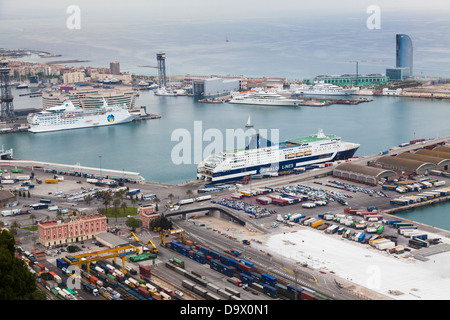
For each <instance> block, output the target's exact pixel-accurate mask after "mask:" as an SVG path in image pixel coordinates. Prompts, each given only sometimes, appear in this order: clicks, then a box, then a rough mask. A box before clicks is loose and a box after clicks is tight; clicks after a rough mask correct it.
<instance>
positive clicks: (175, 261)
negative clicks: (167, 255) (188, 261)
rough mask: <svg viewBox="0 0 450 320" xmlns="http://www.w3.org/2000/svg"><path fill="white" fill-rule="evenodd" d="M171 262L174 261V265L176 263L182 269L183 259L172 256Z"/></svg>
mask: <svg viewBox="0 0 450 320" xmlns="http://www.w3.org/2000/svg"><path fill="white" fill-rule="evenodd" d="M173 263H174V264H175V265H177V266H178V267H180V268H183V269H184V261H183V260H181V259H178V258H177V257H174V258H173Z"/></svg>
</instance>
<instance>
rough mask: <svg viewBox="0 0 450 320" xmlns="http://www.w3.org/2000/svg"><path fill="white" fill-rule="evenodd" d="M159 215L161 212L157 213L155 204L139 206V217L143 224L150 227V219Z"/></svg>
mask: <svg viewBox="0 0 450 320" xmlns="http://www.w3.org/2000/svg"><path fill="white" fill-rule="evenodd" d="M157 217H159V213H155V207H154V206H153V205H148V206H142V207H139V219H141V222H142V226H143V227H144V228H147V229H150V221H152V220H153V219H155V218H157Z"/></svg>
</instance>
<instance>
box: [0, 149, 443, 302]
mask: <svg viewBox="0 0 450 320" xmlns="http://www.w3.org/2000/svg"><path fill="white" fill-rule="evenodd" d="M408 147H412V145H409V146H408V145H407V146H400V147H398V148H408ZM398 148H396V149H395V150H394V152H395V153H398ZM402 150H403V149H402ZM441 152H442V153H444V152H445V151H441ZM393 157H395V155H394V156H393ZM356 161H358V159H353V160H351V161H349V162H345V164H346V166H339V165H340V164H339V163H336V164H333V163H330V164H323V165H322V166H319V165H317V166H311V167H310V168H307V169H305V170H298V171H297V172H295V173H294V174H286V175H283V176H279V177H270V178H262V177H258V178H255V179H251V180H248V181H240V182H242V183H240V182H236V183H228V184H224V185H215V186H198V189H197V190H196V191H197V193H198V195H195V196H191V197H187V196H186V190H187V188H189V187H191V186H189V187H187V186H168V185H164V186H162V185H160V184H140V185H139V187H137V186H136V184H134V183H132V182H130V181H128V182H127V183H126V184H123V183H122V185H121V186H119V185H118V183H117V184H116V183H113V182H114V180H113V179H103V180H105V182H107V183H105V184H102V182H103V180H102V179H96V181H95V182H93V181H91V180H92V179H93V178H92V177H79V176H71V175H65V174H62V173H60V172H42V171H39V170H37V171H36V170H35V171H34V172H32V171H30V170H29V169H28V168H26V167H24V168H23V169H22V168H19V167H17V166H12V167H6V166H3V167H2V169H3V171H2V173H3V175H2V183H3V184H4V185H5V186H4V189H8V188H11V189H10V190H14V189H15V188H18V187H28V190H25V189H24V190H20V191H21V192H24V191H30V190H31V192H30V196H28V197H27V196H26V195H25V196H24V195H22V197H20V198H15V199H14V198H12V197H11V202H10V203H8V206H7V207H6V208H4V209H3V210H1V211H2V215H1V217H0V218H1V219H2V221H5V222H8V223H12V222H14V221H20V222H21V223H25V224H26V223H28V224H31V223H32V222H31V220H30V219H29V217H27V216H29V214H30V213H33V215H35V217H36V220H37V223H40V222H39V221H43V219H45V217H46V216H50V217H54V218H53V219H56V217H57V214H61V213H62V216H61V215H60V216H59V217H60V218H59V219H62V220H66V221H69V220H73V221H75V220H76V219H77V212H83V211H85V212H89V210H92V209H93V208H95V207H96V209H95V210H97V209H98V207H101V206H102V205H104V204H102V201H103V200H102V199H101V198H97V196H96V194H97V193H96V192H97V191H102V192H106V191H109V192H114V193H116V192H118V191H120V190H126V195H127V199H126V201H128V202H129V203H130V205H131V197H134V198H136V199H139V196H140V195H146V196H145V197H144V196H141V197H140V198H141V199H140V201H139V200H138V201H139V202H141V203H139V204H138V205H139V206H141V205H143V207H148V205H149V203H151V202H153V200H154V199H155V198H156V197H157V196H158V197H160V198H161V199H163V201H164V203H166V202H167V205H166V206H165V209H163V210H164V212H165V213H166V216H167V217H168V218H169V219H170V220H172V221H173V222H174V223H175V226H174V228H176V229H174V230H175V231H177V232H173V233H172V232H171V231H174V230H169V231H167V230H162V231H161V232H159V231H158V232H156V231H155V230H149V229H145V228H139V230H138V231H137V232H136V234H135V237H129V236H128V237H127V235H130V229H129V228H128V227H126V226H125V223H124V222H125V221H126V219H127V218H120V220H119V221H115V219H110V221H109V223H108V226H109V227H108V229H107V230H106V232H105V233H106V234H111V235H114V236H115V237H117V239H120V241H119V242H120V243H121V244H120V245H119V244H116V245H114V242H111V243H110V244H109V246H110V247H114V246H118V245H119V246H124V245H125V246H131V247H133V246H138V247H140V244H143V243H146V244H147V243H150V242H149V241H150V240H152V239H153V240H155V239H158V238H159V240H160V241H159V242H158V241H156V242H155V243H156V245H157V246H158V249H157V250H156V251H149V250H146V251H145V252H144V251H143V249H136V250H137V251H136V250H135V251H132V252H127V253H123V252H121V253H120V254H122V255H120V254H119V253H117V252H116V251H114V250H113V251H114V252H116V253H114V254H117V255H115V256H114V258H116V257H117V258H118V259H119V260H118V261H115V260H114V259H112V258H111V256H109V257H106V258H104V259H100V256H101V254H103V253H104V251H105V249H102V248H101V247H100V246H99V245H97V244H94V241H92V244H91V241H90V240H89V241H87V242H89V244H87V243H86V241H84V244H80V240H79V239H78V240H76V243H75V244H76V246H77V247H78V249H79V251H81V254H84V256H83V259H91V258H89V257H90V256H91V255H94V253H96V252H97V253H98V255H97V258H98V259H97V258H96V259H95V261H94V260H92V262H90V265H89V267H88V265H87V264H86V263H79V262H80V260H77V259H80V258H77V255H76V254H72V255H71V254H68V253H66V250H64V249H67V247H68V245H55V246H54V247H53V246H49V247H46V246H42V245H41V244H39V243H38V244H32V243H31V242H29V240H28V242H27V239H30V238H31V237H30V235H32V232H33V231H32V232H29V231H25V230H21V231H20V233H19V236H18V237H19V241H23V243H21V245H22V246H23V247H24V248H25V251H24V252H23V253H22V255H21V257H22V258H23V259H24V260H25V261H26V262H27V263H28V265H29V268H30V270H32V272H34V273H35V274H36V276H37V281H38V284H39V285H40V286H41V287H42V288H45V289H43V290H46V292H47V295H48V297H50V298H51V299H59V300H77V299H79V300H84V299H85V300H90V299H96V300H97V299H98V300H104V299H107V300H223V301H230V300H255V299H256V300H295V299H300V300H323V299H396V300H402V299H404V300H407V299H448V298H450V296H448V290H446V289H448V287H449V286H450V284H449V283H448V281H447V280H446V279H448V278H449V277H448V276H449V274H448V270H447V269H446V268H445V266H446V265H448V264H447V263H448V262H449V260H450V257H449V255H450V252H449V251H450V243H449V242H450V240H448V239H449V238H450V237H449V232H448V231H445V230H442V229H439V228H436V227H433V226H427V225H424V224H421V223H418V222H415V221H410V220H406V219H403V218H400V217H398V216H396V215H395V214H396V212H399V211H402V210H407V209H410V208H413V207H418V206H424V205H429V204H432V203H436V202H443V201H448V199H449V197H450V194H449V191H450V189H449V187H448V186H449V184H450V173H449V171H446V170H444V169H445V168H442V169H441V170H437V169H436V168H434V169H430V171H429V172H427V174H423V173H421V172H420V173H418V172H414V173H413V172H412V171H408V172H406V171H404V169H402V170H403V171H402V174H398V172H395V171H394V173H395V175H393V174H392V168H391V169H384V168H381V169H375V170H365V169H364V168H361V166H362V165H353V163H357V162H356ZM364 161H365V160H363V161H362V162H364ZM360 162H361V161H360ZM441 162H442V161H441ZM441 162H440V163H441ZM395 163H396V165H410V164H411V162H403V161H401V160H400V161H398V162H395ZM390 165H391V164H390ZM338 166H339V170H337V171H336V173H337V174H336V175H334V174H333V168H337V167H338ZM427 166H428V165H427ZM429 167H430V166H429ZM417 168H423V166H421V165H419V164H417ZM430 168H431V167H430ZM411 170H412V169H411ZM406 173H409V174H406ZM127 184H128V185H127ZM6 186H8V187H6ZM31 186H33V187H31ZM80 189H81V190H80ZM16 190H17V189H16ZM18 191H19V190H18ZM11 194H12V192H11ZM88 195H90V196H95V197H94V199H93V200H92V201H93V203H92V204H89V203H88V201H87V200H86V197H87V196H88ZM169 195H170V196H169ZM169 198H170V199H169ZM172 198H175V200H173V199H172ZM144 202H146V203H145V204H144ZM161 207H164V206H163V205H162V204H161ZM75 209H76V210H75ZM219 209H220V210H222V211H220V210H219ZM90 214H92V213H90ZM88 215H89V214H88ZM129 217H130V216H129ZM129 217H128V218H129ZM113 230H114V231H113ZM118 231H120V232H118ZM133 232H134V231H133ZM133 234H134V233H133ZM136 235H137V236H136ZM98 237H99V238H98V239H97V240H99V239H101V238H104V237H103V236H102V235H101V234H99V235H98ZM138 237H139V238H138ZM139 239H140V240H139ZM135 240H136V241H137V242H135ZM153 240H152V242H153ZM117 241H118V240H117ZM81 242H83V241H81ZM119 242H118V243H119ZM139 243H140V244H139ZM36 245H37V246H38V248H39V249H40V251H41V252H45V253H44V254H43V257H42V255H40V254H39V253H38V252H34V254H31V253H30V251H32V250H34V249H35V246H36ZM80 247H81V248H80ZM136 248H137V247H136ZM108 250H111V249H108ZM160 253H161V255H160ZM38 256H39V260H38ZM94 256H95V255H94ZM80 257H81V256H80ZM121 259H125V262H124V264H123V265H122V261H121ZM77 261H78V262H77ZM89 261H90V260H89ZM69 267H75V268H78V269H77V270H79V272H78V273H75V274H68V273H67V270H69ZM80 267H81V268H80ZM436 275H438V276H436ZM73 281H75V282H77V281H78V282H79V283H80V287H79V289H78V290H72V289H71V288H70V287H69V286H68V285H67V284H68V283H71V282H73ZM330 283H333V285H330ZM69 289H70V290H72V291H73V292H71V291H70V290H69Z"/></svg>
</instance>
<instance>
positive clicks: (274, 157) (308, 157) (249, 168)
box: [197, 129, 360, 183]
mask: <svg viewBox="0 0 450 320" xmlns="http://www.w3.org/2000/svg"><path fill="white" fill-rule="evenodd" d="M260 138H261V137H260V136H259V135H255V136H254V137H253V140H252V141H251V142H250V144H249V146H247V148H245V149H242V150H232V151H223V152H219V153H216V154H212V155H210V156H208V157H207V158H206V159H204V160H203V161H202V162H200V163H199V165H198V167H197V179H201V180H205V181H209V182H212V183H219V182H225V181H231V180H240V179H242V178H243V177H245V176H251V175H257V174H263V175H264V174H272V173H277V172H281V171H289V170H295V169H296V168H301V167H306V166H310V165H314V164H319V163H324V162H332V161H337V160H346V159H348V158H351V157H353V155H354V154H355V152H356V150H357V149H358V148H359V146H360V145H359V144H357V143H352V142H344V141H341V138H340V137H337V136H335V135H325V134H324V133H323V131H322V130H321V129H319V132H318V133H317V134H314V135H311V136H308V137H304V138H295V139H290V140H287V141H284V142H281V143H279V144H276V145H272V143H271V142H270V141H269V140H265V141H264V142H263V143H260V142H261V141H259V139H260ZM255 139H256V141H255ZM261 139H262V138H261ZM252 145H253V146H254V147H252ZM261 145H264V147H261Z"/></svg>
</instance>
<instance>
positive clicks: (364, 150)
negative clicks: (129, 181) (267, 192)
mask: <svg viewBox="0 0 450 320" xmlns="http://www.w3.org/2000/svg"><path fill="white" fill-rule="evenodd" d="M19 92H23V91H15V96H16V97H17V98H16V99H15V102H14V103H15V106H16V108H20V107H23V106H28V107H29V106H31V105H32V103H39V102H40V101H39V98H28V97H19V96H18V93H19ZM36 99H38V100H36ZM136 106H146V107H147V110H148V112H150V113H156V114H160V115H161V116H162V117H161V119H154V120H146V121H140V122H133V123H128V124H122V125H118V126H111V127H104V128H88V129H79V130H69V131H59V132H49V133H41V134H32V133H27V132H23V133H14V134H4V135H0V144H2V145H4V146H5V147H7V148H14V155H15V157H16V158H21V159H35V160H43V161H51V162H60V163H68V164H75V163H80V164H81V165H84V166H94V167H100V165H101V166H102V167H103V168H108V169H116V170H122V169H123V170H127V171H136V172H139V173H140V174H141V175H142V176H143V177H145V179H146V180H148V181H156V182H165V183H172V184H177V183H182V182H185V181H189V180H193V179H195V178H196V167H197V164H196V163H195V158H194V145H197V146H198V145H199V144H200V145H201V150H202V151H203V150H205V149H206V148H207V147H208V146H209V145H211V142H210V141H208V140H206V138H204V139H200V140H198V139H197V140H195V138H194V123H195V122H197V123H201V129H202V131H201V133H202V135H203V134H205V132H207V130H208V129H217V130H218V132H220V133H222V135H223V137H224V138H223V139H224V140H223V144H224V145H225V144H226V139H225V137H226V130H227V129H235V130H236V129H245V128H244V125H245V123H246V121H247V118H248V116H249V115H250V116H251V119H252V123H253V124H254V125H255V127H254V129H255V130H257V131H258V130H260V129H267V130H268V134H269V139H270V132H271V131H270V130H271V129H276V130H278V133H279V139H280V140H281V141H282V140H285V139H290V138H296V137H302V136H306V135H310V134H313V133H316V132H317V130H318V128H322V129H323V130H324V132H325V133H331V134H336V135H338V136H340V137H342V139H343V140H344V141H351V142H358V143H360V144H361V147H360V148H359V150H358V151H357V153H356V156H365V155H371V154H375V153H379V152H381V151H384V150H387V149H388V148H389V147H391V146H396V145H399V144H401V143H403V142H407V141H409V140H412V139H414V138H416V139H417V138H436V137H440V136H447V135H450V129H449V126H448V119H449V117H450V104H449V102H448V101H445V100H429V99H405V98H398V97H373V101H372V102H368V103H361V104H359V105H332V106H327V107H295V108H292V107H270V106H245V105H234V104H227V103H224V104H205V103H198V102H196V101H195V99H193V98H191V97H157V96H155V95H154V94H153V92H150V91H144V92H141V93H140V96H139V97H138V98H137V101H136ZM179 130H183V131H184V132H187V133H189V134H190V137H189V136H188V137H187V139H185V140H183V143H184V145H188V146H189V145H190V146H191V150H190V151H191V157H190V158H189V160H188V163H186V164H179V165H177V164H175V163H174V159H173V157H172V151H173V149H174V148H175V147H176V146H177V145H179V143H180V141H181V140H178V139H174V138H172V134H173V133H174V132H177V131H179ZM99 156H101V163H100V157H99ZM449 212H450V204H449V203H445V204H439V205H435V206H432V207H430V208H421V209H416V210H413V211H411V212H403V213H400V215H402V216H404V217H406V218H408V219H412V220H416V221H420V222H423V223H426V224H430V225H433V226H436V227H440V228H445V229H448V230H450V217H449V215H448V213H449Z"/></svg>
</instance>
